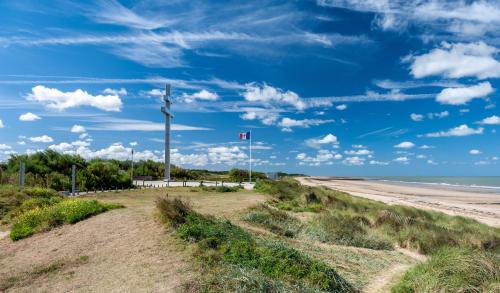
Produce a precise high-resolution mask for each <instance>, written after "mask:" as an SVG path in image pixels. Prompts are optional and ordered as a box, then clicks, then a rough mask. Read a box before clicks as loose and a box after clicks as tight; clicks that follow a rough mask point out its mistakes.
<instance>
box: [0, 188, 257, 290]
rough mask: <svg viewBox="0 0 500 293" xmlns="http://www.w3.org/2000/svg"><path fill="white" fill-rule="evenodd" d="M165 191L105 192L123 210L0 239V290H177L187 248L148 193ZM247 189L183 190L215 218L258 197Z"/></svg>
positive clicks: (185, 274) (186, 274)
mask: <svg viewBox="0 0 500 293" xmlns="http://www.w3.org/2000/svg"><path fill="white" fill-rule="evenodd" d="M164 193H165V191H164V190H163V191H162V190H148V191H140V192H132V193H129V194H127V193H123V194H118V193H117V194H108V195H105V196H104V197H101V199H102V200H105V201H112V202H121V203H123V204H125V205H126V206H127V208H125V209H119V210H113V211H110V212H106V213H104V214H101V215H97V216H95V217H92V218H90V219H87V220H85V221H82V222H79V223H76V224H74V225H65V226H63V227H61V228H58V229H55V230H52V231H49V232H46V233H40V234H37V235H34V236H32V237H29V238H27V239H23V240H20V241H17V242H12V241H11V240H10V239H8V238H7V239H1V240H0V292H3V291H5V292H69V291H71V292H173V291H181V290H180V286H181V285H182V284H183V283H184V282H185V281H186V280H189V278H190V277H191V270H190V266H189V263H188V260H189V255H190V253H189V251H188V250H186V249H185V248H184V244H182V243H181V242H180V241H178V240H177V239H176V238H174V237H173V236H171V235H170V234H169V233H168V232H166V229H165V227H164V226H163V225H162V224H160V223H158V222H157V221H155V218H154V198H155V197H156V196H157V195H161V194H164ZM248 193H249V192H248ZM249 194H250V195H252V196H249ZM249 194H243V195H242V194H224V196H219V195H203V194H200V193H196V194H194V195H193V194H182V195H184V196H186V197H189V198H191V199H192V202H193V205H194V206H195V208H197V209H200V210H201V211H202V212H206V213H212V214H215V215H218V216H219V215H230V214H231V213H232V211H233V209H230V208H228V207H229V206H233V207H235V208H234V209H236V210H238V209H240V208H246V207H248V206H249V205H253V204H255V203H256V202H258V201H260V200H263V199H264V197H263V196H259V195H257V194H254V193H249ZM171 195H176V193H175V192H174V193H173V194H171Z"/></svg>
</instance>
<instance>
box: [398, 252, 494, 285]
mask: <svg viewBox="0 0 500 293" xmlns="http://www.w3.org/2000/svg"><path fill="white" fill-rule="evenodd" d="M392 292H393V293H418V292H500V256H499V255H498V254H495V253H491V252H487V251H483V250H479V249H472V248H460V247H443V248H441V249H440V250H438V251H437V252H436V253H435V254H433V256H432V258H431V259H430V260H429V261H427V262H424V263H420V264H418V265H416V266H415V267H413V268H412V269H410V270H409V271H408V272H406V274H405V275H404V277H403V278H402V280H401V281H399V283H398V284H396V285H395V286H394V287H393V288H392Z"/></svg>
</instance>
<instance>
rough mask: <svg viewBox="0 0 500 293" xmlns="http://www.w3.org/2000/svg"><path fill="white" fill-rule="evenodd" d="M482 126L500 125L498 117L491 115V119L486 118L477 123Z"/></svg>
mask: <svg viewBox="0 0 500 293" xmlns="http://www.w3.org/2000/svg"><path fill="white" fill-rule="evenodd" d="M478 123H479V124H483V125H500V117H498V116H496V115H493V116H491V117H486V118H484V119H483V120H481V121H479V122H478Z"/></svg>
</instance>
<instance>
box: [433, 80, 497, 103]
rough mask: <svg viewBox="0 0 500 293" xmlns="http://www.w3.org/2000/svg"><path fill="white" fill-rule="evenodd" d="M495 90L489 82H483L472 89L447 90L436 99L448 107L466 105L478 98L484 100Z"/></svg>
mask: <svg viewBox="0 0 500 293" xmlns="http://www.w3.org/2000/svg"><path fill="white" fill-rule="evenodd" d="M493 91H494V89H493V87H492V86H491V84H490V83H489V82H482V83H480V84H477V85H473V86H470V87H457V88H447V89H444V90H442V91H441V92H440V93H439V94H438V95H437V97H436V101H438V102H439V103H441V104H448V105H464V104H466V103H468V102H469V101H471V100H473V99H476V98H484V97H486V96H487V95H489V94H491V93H493Z"/></svg>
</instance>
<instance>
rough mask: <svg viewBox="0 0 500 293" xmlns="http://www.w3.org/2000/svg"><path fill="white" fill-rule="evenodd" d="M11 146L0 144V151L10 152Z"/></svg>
mask: <svg viewBox="0 0 500 293" xmlns="http://www.w3.org/2000/svg"><path fill="white" fill-rule="evenodd" d="M10 149H11V146H10V145H6V144H4V143H0V150H10Z"/></svg>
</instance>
